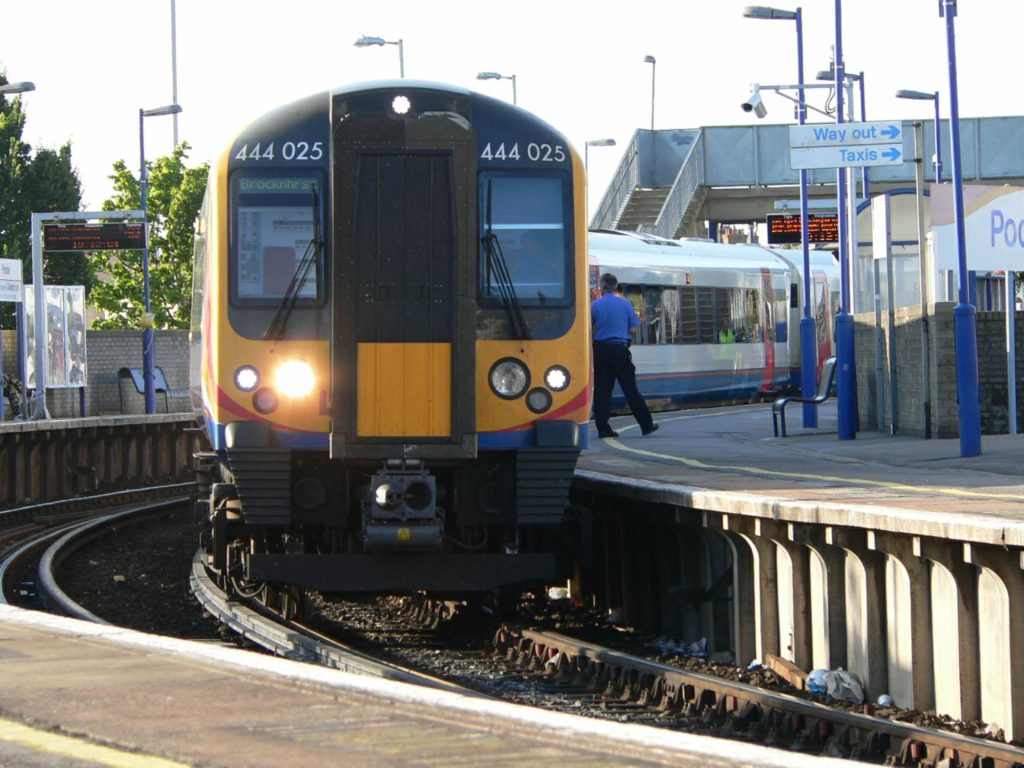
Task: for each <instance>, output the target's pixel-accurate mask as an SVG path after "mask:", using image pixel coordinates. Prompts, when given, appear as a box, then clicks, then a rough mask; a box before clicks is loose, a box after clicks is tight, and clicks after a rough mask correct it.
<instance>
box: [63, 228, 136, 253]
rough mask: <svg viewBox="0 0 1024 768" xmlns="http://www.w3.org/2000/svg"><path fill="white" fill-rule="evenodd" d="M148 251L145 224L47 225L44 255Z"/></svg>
mask: <svg viewBox="0 0 1024 768" xmlns="http://www.w3.org/2000/svg"><path fill="white" fill-rule="evenodd" d="M145 247H146V238H145V233H144V231H143V229H142V224H141V223H140V224H45V225H43V250H44V251H121V250H141V249H143V248H145Z"/></svg>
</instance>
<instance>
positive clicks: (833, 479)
mask: <svg viewBox="0 0 1024 768" xmlns="http://www.w3.org/2000/svg"><path fill="white" fill-rule="evenodd" d="M714 415H716V414H713V413H709V414H706V415H694V416H676V417H675V418H673V419H662V421H678V420H680V419H691V418H693V419H699V418H707V417H708V416H714ZM629 429H636V427H634V426H628V427H619V431H622V432H624V431H626V430H629ZM602 442H603V443H604V444H605V445H608V446H610V447H612V448H616V449H618V450H620V451H623V452H625V453H635V454H637V455H638V456H646V457H648V458H652V459H664V460H665V461H672V462H676V463H677V464H683V465H685V466H688V467H693V468H694V469H707V470H717V471H725V472H745V473H746V474H748V475H756V476H757V477H779V478H785V479H789V480H810V481H815V482H823V483H824V482H827V483H848V484H850V485H860V486H865V487H869V488H885V489H886V490H890V491H902V492H904V493H935V494H939V495H942V496H954V497H959V498H967V499H1010V500H1013V501H1020V500H1021V496H1020V494H1019V493H997V492H993V491H972V490H970V489H969V488H954V487H951V486H941V485H907V484H906V483H894V482H891V481H888V480H867V479H858V478H852V477H841V476H838V475H815V474H811V473H809V472H787V471H784V470H779V469H765V468H764V467H750V466H743V465H741V464H708V463H706V462H703V461H700V460H699V459H689V458H687V457H685V456H673V455H671V454H668V453H657V452H655V451H645V450H643V449H642V448H633V447H632V446H628V445H625V444H623V443H620V442H619V441H618V440H616V439H615V438H604V440H602Z"/></svg>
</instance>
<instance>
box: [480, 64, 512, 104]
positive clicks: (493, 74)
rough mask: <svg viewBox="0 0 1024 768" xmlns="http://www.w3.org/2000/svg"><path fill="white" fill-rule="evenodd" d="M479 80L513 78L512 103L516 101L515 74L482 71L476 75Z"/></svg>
mask: <svg viewBox="0 0 1024 768" xmlns="http://www.w3.org/2000/svg"><path fill="white" fill-rule="evenodd" d="M476 79H477V80H511V81H512V103H513V104H515V103H517V102H516V76H515V75H503V74H501V73H499V72H480V73H479V74H478V75H477V76H476Z"/></svg>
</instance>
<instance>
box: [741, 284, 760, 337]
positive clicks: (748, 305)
mask: <svg viewBox="0 0 1024 768" xmlns="http://www.w3.org/2000/svg"><path fill="white" fill-rule="evenodd" d="M744 304H745V310H746V311H745V314H744V325H745V326H746V329H747V339H746V340H747V341H752V342H755V343H761V342H763V341H765V339H764V337H763V335H762V331H761V299H760V296H759V291H758V290H757V289H755V288H748V289H747V290H746V297H745V301H744Z"/></svg>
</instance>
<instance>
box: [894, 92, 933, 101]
mask: <svg viewBox="0 0 1024 768" xmlns="http://www.w3.org/2000/svg"><path fill="white" fill-rule="evenodd" d="M937 95H938V94H936V93H925V92H924V91H902V90H901V91H896V98H897V99H914V100H916V101H935V97H936V96H937Z"/></svg>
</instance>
